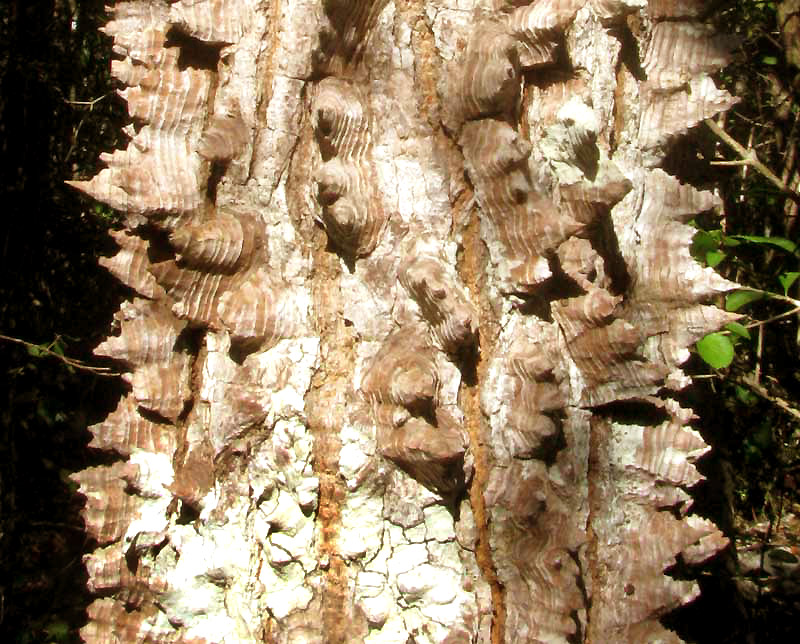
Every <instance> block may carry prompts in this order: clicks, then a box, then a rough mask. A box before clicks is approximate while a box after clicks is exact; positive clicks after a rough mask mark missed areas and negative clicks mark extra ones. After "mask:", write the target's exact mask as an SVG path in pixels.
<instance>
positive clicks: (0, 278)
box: [0, 0, 126, 643]
mask: <svg viewBox="0 0 800 644" xmlns="http://www.w3.org/2000/svg"><path fill="white" fill-rule="evenodd" d="M103 4H104V3H103V0H81V1H78V0H69V1H68V0H11V1H10V2H9V1H7V2H2V3H0V156H1V157H2V159H3V163H2V164H0V191H2V193H1V194H0V212H2V214H1V215H0V222H2V223H0V266H1V268H0V334H3V335H5V336H10V337H13V338H17V339H20V340H24V341H26V342H29V343H32V344H34V345H43V346H44V347H50V348H51V350H53V351H55V352H57V353H59V352H61V353H65V354H67V355H68V356H70V357H72V358H76V359H79V360H82V361H90V360H91V349H92V347H93V346H94V345H95V344H96V343H97V342H98V341H99V340H100V338H101V336H102V335H103V334H104V333H105V332H106V330H107V329H108V326H109V324H110V321H111V315H112V313H113V311H114V310H115V309H116V307H117V303H118V299H119V297H120V288H119V287H118V286H117V284H116V283H115V281H114V280H113V279H112V278H111V277H110V275H109V274H108V273H106V271H105V270H104V269H102V268H101V267H99V266H98V264H97V257H98V255H99V254H103V253H106V252H107V251H109V250H110V244H109V242H108V239H107V235H106V234H105V231H106V229H107V228H108V227H109V225H111V224H113V221H114V214H113V213H111V212H110V211H108V210H107V209H106V210H104V209H103V208H101V207H99V206H97V205H95V204H93V203H91V202H90V201H89V200H88V199H84V198H82V197H81V196H80V195H78V194H77V193H76V192H75V191H74V190H72V189H71V188H68V187H67V186H65V185H64V183H63V182H64V180H65V179H72V178H77V177H88V176H90V175H92V174H94V172H95V171H96V168H97V157H98V154H99V153H100V152H102V151H104V150H111V149H113V148H114V147H116V146H117V145H118V144H119V141H118V139H119V137H120V134H119V129H120V126H121V124H123V123H124V120H125V118H126V114H125V111H124V106H123V104H122V101H121V100H119V98H118V97H117V96H116V95H115V94H114V93H113V91H112V90H111V78H110V74H109V58H110V55H111V51H110V50H111V47H110V40H109V39H108V38H105V37H104V36H102V34H100V33H99V32H98V30H97V29H98V27H99V26H101V25H102V24H103V22H104V21H105V19H106V18H105V12H104V10H103ZM38 353H40V352H39V351H38V350H37V349H36V348H32V347H28V346H25V345H20V344H18V343H13V342H10V341H8V340H0V641H3V642H15V643H16V642H67V641H79V639H78V637H77V632H76V630H75V627H76V626H77V625H80V624H81V623H82V622H83V621H84V620H85V615H84V611H85V606H86V604H87V595H86V592H85V590H84V586H85V580H86V574H85V572H84V570H83V565H82V562H81V554H82V552H83V550H84V545H85V544H84V540H85V537H84V534H83V531H82V528H83V523H82V520H81V518H80V516H79V513H78V511H79V509H80V506H81V501H80V499H79V498H78V497H77V496H75V495H74V494H73V490H74V486H73V484H72V483H71V482H70V481H69V479H68V478H67V476H68V474H69V473H71V472H73V471H75V470H77V469H81V468H83V467H86V466H87V465H91V464H94V462H93V461H92V460H91V459H92V458H93V456H92V455H91V454H90V453H89V452H88V450H87V449H86V447H85V446H86V443H87V442H88V440H89V438H90V435H89V433H88V432H87V431H86V425H87V424H88V423H92V422H97V421H98V420H99V419H100V418H101V417H102V415H103V414H104V413H106V412H107V411H108V410H109V408H113V406H114V404H115V403H116V399H117V398H118V396H119V387H120V384H119V380H118V379H116V378H113V379H112V378H101V377H98V376H95V375H92V374H91V373H89V372H86V371H82V370H80V369H75V368H73V367H68V366H67V365H65V364H64V363H63V362H61V361H59V360H57V359H55V358H52V357H49V358H48V357H37V355H36V354H38ZM95 364H96V363H95Z"/></svg>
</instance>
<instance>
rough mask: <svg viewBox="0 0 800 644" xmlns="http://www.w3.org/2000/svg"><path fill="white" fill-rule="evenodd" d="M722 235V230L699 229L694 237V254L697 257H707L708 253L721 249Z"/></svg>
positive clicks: (692, 249) (692, 251) (692, 248)
mask: <svg viewBox="0 0 800 644" xmlns="http://www.w3.org/2000/svg"><path fill="white" fill-rule="evenodd" d="M721 237H722V231H721V230H711V231H708V230H698V231H697V232H696V233H695V235H694V238H693V239H692V247H691V253H692V256H693V257H695V258H696V259H705V258H706V255H707V254H708V253H711V252H713V251H715V250H718V249H719V244H720V239H721Z"/></svg>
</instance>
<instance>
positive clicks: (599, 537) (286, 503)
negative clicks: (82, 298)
mask: <svg viewBox="0 0 800 644" xmlns="http://www.w3.org/2000/svg"><path fill="white" fill-rule="evenodd" d="M701 13H702V3H701V2H699V1H698V2H692V1H690V0H680V1H670V0H652V1H651V2H649V3H648V2H646V1H645V0H588V1H580V0H537V1H535V2H504V1H501V0H438V1H434V2H419V1H416V0H395V1H393V0H375V1H361V2H343V1H341V0H322V1H319V0H295V1H292V2H286V1H285V0H271V1H266V0H265V1H260V0H180V1H178V2H166V1H165V0H136V1H123V2H118V3H117V4H116V5H115V7H114V8H113V15H112V19H111V21H110V22H109V24H108V26H107V27H106V31H107V33H109V35H111V36H112V37H113V38H114V51H115V52H116V54H118V56H119V57H120V58H119V59H118V60H115V61H114V63H113V66H112V71H113V73H114V75H115V77H116V78H117V79H118V80H119V81H121V83H122V84H123V85H124V86H125V88H124V89H123V90H121V91H120V94H121V95H122V96H123V98H125V99H126V100H127V101H128V105H129V108H130V113H131V117H132V118H133V123H132V124H131V125H130V126H128V127H127V128H126V132H127V133H128V134H129V135H130V137H131V142H130V144H129V146H128V148H127V149H125V150H118V151H116V152H114V153H113V154H108V155H105V156H104V158H103V160H104V161H105V162H106V164H107V167H106V168H105V169H103V170H102V171H101V172H100V173H99V174H98V175H97V176H96V177H95V178H94V179H92V180H91V181H87V182H75V184H74V185H75V186H76V187H77V188H79V189H81V190H84V191H85V192H88V193H89V194H91V195H93V196H95V197H96V198H98V199H100V200H102V201H105V202H106V203H108V204H110V205H111V206H113V207H115V208H118V209H120V210H121V211H123V212H124V213H125V230H124V231H120V232H116V233H114V239H115V240H116V242H117V243H118V245H119V247H120V250H119V253H118V254H117V255H116V256H115V257H113V258H108V259H107V260H105V261H104V265H105V266H106V267H107V268H108V269H109V270H110V271H111V272H112V273H114V275H116V276H117V277H118V278H119V279H121V280H122V281H123V282H125V283H126V284H127V285H128V286H130V287H131V288H132V289H133V290H134V291H136V294H137V296H136V297H134V298H132V299H131V301H130V302H127V303H125V304H124V305H123V307H122V308H121V310H120V312H119V314H118V316H117V319H118V324H117V328H116V329H114V330H113V331H112V336H111V337H110V338H109V339H108V340H107V341H106V342H105V343H103V344H102V345H101V346H100V347H98V354H101V355H104V356H109V357H111V358H113V359H115V360H117V361H119V363H120V366H121V368H122V369H124V370H125V371H126V376H125V379H126V382H128V383H129V384H130V392H129V393H128V395H127V396H126V397H125V398H124V399H123V400H122V401H121V402H120V404H119V407H118V409H117V410H116V411H115V412H114V413H112V414H111V415H110V416H109V418H108V419H107V420H106V421H104V422H103V423H101V424H99V425H97V426H94V427H93V428H91V429H92V432H93V433H94V436H95V438H94V441H93V443H92V445H93V446H94V447H97V448H99V449H103V450H107V451H109V452H112V453H115V454H117V455H118V456H119V458H120V460H119V461H118V462H115V463H114V464H112V465H109V466H102V467H98V468H92V469H90V470H86V471H84V472H81V473H79V474H77V475H76V480H77V481H78V482H79V483H80V491H81V493H82V494H84V495H85V496H86V497H87V505H86V511H85V520H86V524H87V528H88V531H89V533H90V534H91V536H92V537H93V538H94V539H95V540H96V541H97V548H96V549H95V550H94V551H93V552H92V553H90V554H88V555H87V556H86V558H85V562H86V566H87V569H88V571H89V577H90V581H89V583H90V585H91V588H92V590H93V591H94V592H96V593H97V595H98V599H97V600H96V601H95V602H94V603H93V604H92V605H91V607H90V611H89V618H90V621H89V623H88V624H87V625H86V627H84V629H83V630H82V636H83V638H84V640H85V641H87V642H115V641H124V642H187V643H188V642H196V643H199V642H209V643H210V642H231V643H233V642H236V643H240V642H241V643H246V642H370V643H375V644H377V643H379V642H381V643H382V642H398V643H405V642H432V643H433V642H436V643H439V642H453V643H454V642H486V643H489V642H492V643H493V644H498V643H500V642H509V643H510V642H515V643H516V642H544V641H546V642H579V641H580V642H650V641H662V642H664V641H679V640H678V639H677V637H676V636H675V635H674V634H673V633H671V632H669V631H667V630H666V629H665V628H664V627H663V626H662V625H661V624H660V622H659V618H660V617H661V616H663V615H664V614H665V613H666V612H668V611H669V610H670V609H672V608H675V607H677V606H679V605H680V604H682V603H685V602H688V601H690V600H691V599H692V598H694V597H695V596H696V594H697V592H698V591H697V588H696V586H695V585H694V584H692V583H691V582H686V581H679V580H675V579H672V578H670V577H669V576H668V575H667V574H665V571H666V569H667V568H669V567H670V566H671V565H672V564H673V563H674V562H675V561H676V558H678V557H680V558H682V559H683V560H684V561H688V562H696V561H701V560H703V559H704V558H707V557H709V556H712V555H713V554H715V553H716V552H717V551H719V549H721V548H722V547H723V546H724V545H725V539H724V538H723V536H722V535H721V533H720V532H719V531H718V530H717V529H716V527H715V526H714V525H712V524H710V523H709V522H707V521H705V520H703V519H700V518H698V517H696V516H693V515H692V514H691V499H690V496H689V494H688V492H687V490H688V488H690V487H691V486H692V485H694V484H695V483H697V481H698V480H699V479H700V476H699V474H698V472H697V470H696V469H695V467H694V465H693V462H694V460H695V459H696V458H698V457H699V456H700V455H701V454H703V453H704V452H705V451H706V450H707V447H706V445H705V444H704V443H703V441H702V440H701V438H700V437H699V435H697V434H696V433H695V432H694V431H693V430H692V429H691V428H690V426H689V424H690V422H691V419H692V414H691V411H690V410H685V409H681V408H680V406H679V405H678V404H677V403H676V402H675V400H674V399H673V398H671V394H670V392H671V391H674V390H678V389H680V388H682V387H684V386H686V385H687V384H688V379H687V378H686V376H685V375H684V374H683V373H682V371H681V369H680V364H681V363H682V362H684V361H685V360H686V358H687V357H688V347H689V346H691V345H692V344H693V343H694V342H695V341H696V340H697V339H699V338H700V337H702V336H703V335H705V334H706V333H708V332H710V331H712V330H715V329H718V328H719V327H721V326H722V325H723V324H725V323H726V322H727V321H729V319H730V317H729V316H728V315H727V314H725V313H724V312H722V311H720V310H718V309H716V308H714V307H713V306H712V305H711V301H712V300H713V298H714V296H715V295H717V294H719V293H721V292H724V291H726V290H728V289H730V288H733V286H734V285H733V284H731V283H728V282H726V281H724V280H722V279H721V278H720V277H719V276H717V275H716V274H715V273H713V271H711V270H710V269H704V268H702V267H701V266H699V265H698V264H696V263H695V262H694V260H693V259H692V258H691V256H690V254H689V244H690V242H691V238H692V229H691V228H690V227H688V226H687V225H686V224H685V222H686V221H687V220H688V219H690V218H691V217H692V216H694V214H696V213H698V212H702V211H705V210H708V209H710V208H713V207H715V205H716V199H715V197H714V195H713V194H711V193H708V192H702V191H698V190H696V189H695V188H693V187H691V186H688V185H683V184H681V183H680V182H679V181H678V179H676V178H675V177H671V176H669V175H668V174H666V173H665V172H663V171H662V170H660V169H659V167H658V166H659V164H660V162H661V160H662V159H663V158H664V157H665V155H666V154H667V152H668V151H669V149H670V146H671V145H672V144H673V143H674V142H675V141H676V140H678V139H679V138H680V137H681V136H683V135H685V134H686V132H687V131H688V130H689V129H690V128H691V127H693V126H694V125H696V124H697V123H699V122H701V121H702V120H703V119H705V118H708V117H710V116H713V115H714V114H716V113H718V112H720V111H722V110H725V109H727V108H729V107H730V106H731V105H732V104H733V102H734V99H733V98H732V97H731V96H729V95H727V94H726V93H725V92H724V91H722V90H719V89H717V88H716V87H715V86H714V83H713V81H712V79H711V77H710V76H709V74H711V73H713V72H714V71H715V70H716V69H718V68H719V67H720V66H721V65H724V64H725V61H726V59H727V52H726V46H727V44H726V41H725V39H724V38H719V37H716V36H714V35H713V34H711V33H710V32H709V31H708V30H707V29H706V27H704V26H703V25H702V24H701V22H700V21H699V18H698V16H699V15H700V14H701ZM671 52H680V55H678V56H672V55H671Z"/></svg>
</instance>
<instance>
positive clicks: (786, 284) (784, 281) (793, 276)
mask: <svg viewBox="0 0 800 644" xmlns="http://www.w3.org/2000/svg"><path fill="white" fill-rule="evenodd" d="M798 277H800V272H797V271H792V272H790V273H784V274H783V275H779V276H778V281H779V282H780V283H781V286H783V294H784V295H788V294H789V289H790V288H791V286H792V284H794V283H795V281H796V280H797V278H798Z"/></svg>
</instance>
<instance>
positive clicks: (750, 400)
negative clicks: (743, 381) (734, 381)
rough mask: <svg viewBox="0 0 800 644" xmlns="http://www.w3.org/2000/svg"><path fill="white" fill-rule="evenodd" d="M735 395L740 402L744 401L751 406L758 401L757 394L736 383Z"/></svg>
mask: <svg viewBox="0 0 800 644" xmlns="http://www.w3.org/2000/svg"><path fill="white" fill-rule="evenodd" d="M735 390H736V397H737V398H738V399H739V401H740V402H742V403H744V404H745V405H747V406H748V407H752V406H753V405H755V404H756V402H758V396H756V395H755V394H754V393H753V392H752V391H750V390H749V389H747V388H746V387H742V386H741V385H736V389H735Z"/></svg>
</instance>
